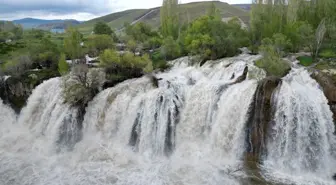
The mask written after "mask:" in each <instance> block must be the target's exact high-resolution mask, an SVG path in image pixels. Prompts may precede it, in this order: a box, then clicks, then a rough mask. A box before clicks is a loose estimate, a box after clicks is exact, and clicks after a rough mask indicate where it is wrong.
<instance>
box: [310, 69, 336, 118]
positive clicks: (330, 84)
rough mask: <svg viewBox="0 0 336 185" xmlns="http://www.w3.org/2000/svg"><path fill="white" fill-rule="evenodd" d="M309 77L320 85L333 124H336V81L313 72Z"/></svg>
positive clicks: (325, 75)
mask: <svg viewBox="0 0 336 185" xmlns="http://www.w3.org/2000/svg"><path fill="white" fill-rule="evenodd" d="M311 76H312V78H314V79H315V80H316V81H317V82H318V83H319V84H320V86H321V88H322V90H323V92H324V95H325V96H326V97H327V99H328V104H329V106H330V109H331V111H332V112H333V115H334V123H336V81H334V80H333V79H332V78H331V77H330V76H328V75H327V74H324V73H321V72H319V71H314V72H313V73H312V75H311Z"/></svg>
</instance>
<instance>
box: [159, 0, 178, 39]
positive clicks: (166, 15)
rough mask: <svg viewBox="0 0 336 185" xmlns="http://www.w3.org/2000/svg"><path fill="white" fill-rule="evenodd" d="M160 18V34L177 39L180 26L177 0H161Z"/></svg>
mask: <svg viewBox="0 0 336 185" xmlns="http://www.w3.org/2000/svg"><path fill="white" fill-rule="evenodd" d="M160 18H161V33H162V35H163V36H164V37H168V36H171V37H173V39H177V38H178V36H179V28H180V20H179V8H178V0H163V3H162V7H161V9H160Z"/></svg>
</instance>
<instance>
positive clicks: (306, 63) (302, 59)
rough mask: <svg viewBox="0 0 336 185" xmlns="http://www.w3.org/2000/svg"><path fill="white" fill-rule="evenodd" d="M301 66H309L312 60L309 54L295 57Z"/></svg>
mask: <svg viewBox="0 0 336 185" xmlns="http://www.w3.org/2000/svg"><path fill="white" fill-rule="evenodd" d="M297 60H299V61H300V64H301V65H303V66H310V65H311V64H312V63H313V62H314V61H313V58H312V57H311V56H300V57H298V58H297Z"/></svg>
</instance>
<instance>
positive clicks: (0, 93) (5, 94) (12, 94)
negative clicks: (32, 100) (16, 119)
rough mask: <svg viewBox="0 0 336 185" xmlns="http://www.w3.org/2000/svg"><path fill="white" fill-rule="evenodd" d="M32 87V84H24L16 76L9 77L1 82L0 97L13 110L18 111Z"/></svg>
mask: <svg viewBox="0 0 336 185" xmlns="http://www.w3.org/2000/svg"><path fill="white" fill-rule="evenodd" d="M33 89H34V86H33V85H32V84H26V83H23V82H22V81H20V80H19V79H17V78H13V77H10V78H8V79H7V80H6V81H2V82H1V85H0V97H1V99H2V100H3V101H4V102H5V103H6V104H8V105H10V106H11V107H12V108H13V109H14V110H15V112H17V113H19V112H20V110H21V108H22V107H23V106H24V105H25V103H26V100H27V99H28V97H29V96H30V94H31V93H32V91H33Z"/></svg>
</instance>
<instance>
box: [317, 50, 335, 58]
mask: <svg viewBox="0 0 336 185" xmlns="http://www.w3.org/2000/svg"><path fill="white" fill-rule="evenodd" d="M319 57H321V58H336V52H335V51H334V50H333V49H324V50H322V51H321V52H320V53H319Z"/></svg>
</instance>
